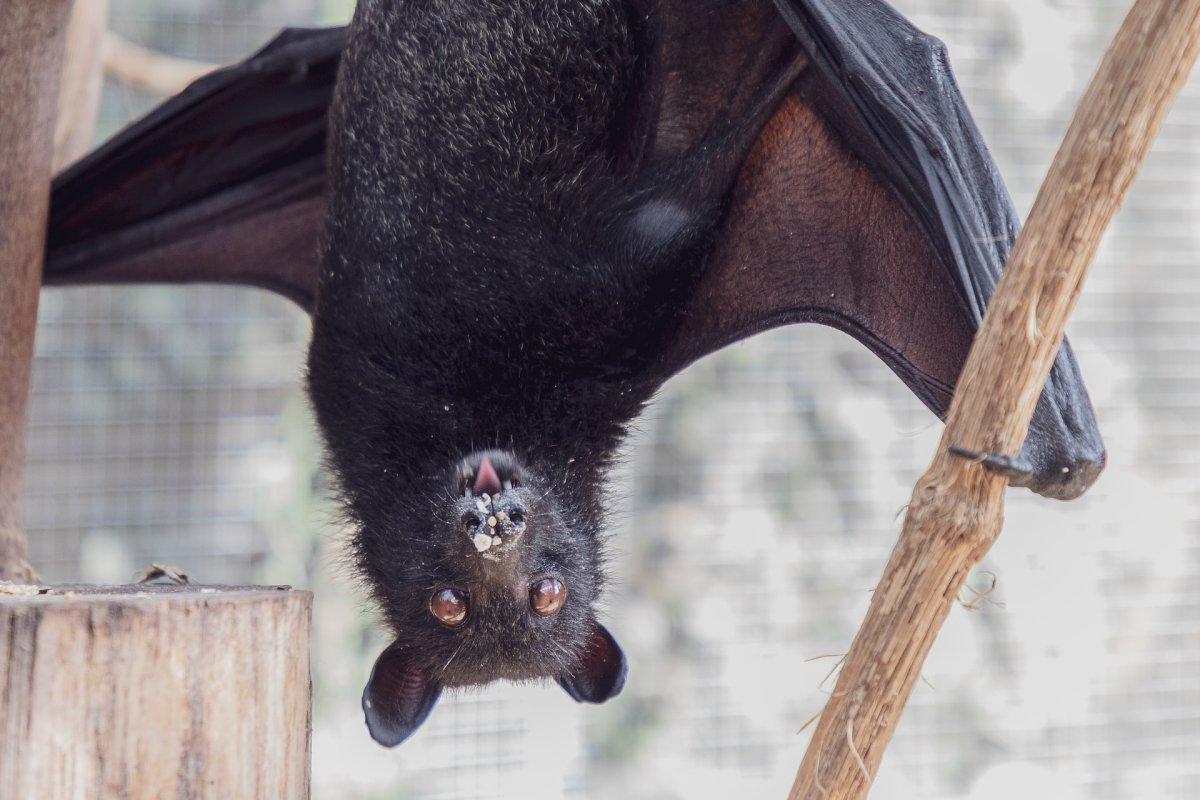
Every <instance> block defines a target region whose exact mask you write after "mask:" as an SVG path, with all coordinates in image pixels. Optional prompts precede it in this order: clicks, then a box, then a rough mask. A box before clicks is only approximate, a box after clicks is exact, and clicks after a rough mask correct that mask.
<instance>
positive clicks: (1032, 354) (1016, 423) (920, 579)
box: [789, 0, 1200, 800]
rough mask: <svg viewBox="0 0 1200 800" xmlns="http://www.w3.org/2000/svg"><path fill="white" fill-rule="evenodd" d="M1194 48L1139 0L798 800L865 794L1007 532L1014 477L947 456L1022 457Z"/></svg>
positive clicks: (1025, 249)
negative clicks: (960, 450) (934, 653)
mask: <svg viewBox="0 0 1200 800" xmlns="http://www.w3.org/2000/svg"><path fill="white" fill-rule="evenodd" d="M1198 43H1200V0H1138V1H1137V3H1136V4H1135V5H1134V7H1133V9H1132V10H1131V11H1130V13H1129V16H1128V17H1127V18H1126V20H1125V22H1124V24H1123V25H1122V26H1121V29H1120V31H1119V32H1118V33H1117V36H1116V39H1115V40H1114V41H1113V44H1112V46H1111V47H1110V49H1109V51H1108V53H1107V54H1106V55H1105V57H1104V60H1103V61H1102V63H1101V64H1100V68H1099V70H1098V72H1097V74H1096V76H1095V78H1093V80H1092V84H1091V86H1090V87H1089V89H1088V91H1087V93H1086V94H1085V95H1084V98H1083V100H1082V102H1081V103H1080V106H1079V110H1078V111H1077V112H1076V114H1075V119H1074V120H1073V122H1072V123H1071V127H1070V128H1069V130H1068V131H1067V135H1066V138H1065V140H1064V141H1063V144H1062V147H1061V148H1060V149H1059V152H1058V155H1057V156H1056V157H1055V160H1054V163H1053V164H1052V165H1051V167H1050V171H1049V173H1048V174H1047V176H1046V180H1045V182H1044V183H1043V185H1042V189H1041V192H1040V193H1039V194H1038V197H1037V201H1036V202H1035V204H1034V207H1033V209H1032V211H1031V212H1030V215H1029V220H1028V222H1027V223H1026V225H1025V228H1024V230H1023V231H1022V232H1021V235H1020V238H1019V240H1018V242H1017V244H1016V248H1015V249H1014V251H1013V254H1012V257H1011V258H1010V260H1009V263H1008V266H1007V268H1006V269H1005V271H1004V274H1003V276H1002V278H1001V280H1000V283H999V286H998V287H997V289H996V293H995V295H994V296H993V297H992V300H991V303H990V305H989V306H988V309H987V315H986V317H985V319H984V322H983V327H982V328H981V330H980V332H979V335H978V337H977V338H976V340H975V343H974V346H973V347H972V349H971V354H970V356H969V358H968V359H967V363H966V365H965V367H964V369H963V374H962V377H961V378H960V380H959V383H958V389H957V391H956V393H955V396H954V402H953V404H952V406H951V409H950V414H949V417H948V421H947V424H946V429H945V431H944V433H943V435H942V440H941V443H940V444H939V446H938V450H937V453H936V455H935V457H934V459H933V463H932V465H931V466H930V467H929V470H928V471H927V472H926V473H925V474H924V476H922V477H921V479H920V480H919V481H918V482H917V485H916V488H915V489H914V491H913V496H912V502H911V503H910V505H909V507H908V513H907V515H906V517H905V520H904V528H903V531H902V533H901V534H900V539H899V542H898V543H897V545H896V548H895V550H894V551H893V552H892V555H891V558H890V560H889V561H888V564H887V567H886V569H885V571H884V575H883V579H882V580H881V581H880V582H879V585H878V586H877V587H876V589H875V593H874V595H873V596H872V600H871V606H870V609H869V610H868V612H867V617H866V619H865V620H864V621H863V624H862V627H861V628H860V629H859V632H858V635H857V636H856V637H855V639H854V643H853V645H852V646H851V648H850V652H849V654H848V655H847V657H846V661H845V664H844V666H843V667H842V671H841V675H840V676H839V678H838V681H837V686H836V687H835V689H834V692H833V695H832V697H831V698H830V700H829V703H828V704H827V705H826V707H825V709H824V711H823V712H822V714H821V721H820V724H819V725H818V727H817V730H816V733H815V734H814V735H813V740H812V742H811V743H810V745H809V748H808V751H807V752H806V753H805V755H804V760H803V762H802V763H801V765H800V770H799V773H798V774H797V776H796V781H795V783H794V785H793V786H792V790H791V794H790V795H789V797H790V798H792V800H798V799H799V798H806V799H807V798H862V797H865V796H866V793H867V790H868V789H869V788H870V785H871V781H872V780H873V779H874V776H875V774H876V772H877V771H878V769H879V763H880V760H881V759H882V758H883V752H884V748H885V747H886V746H887V743H888V741H889V739H890V738H891V736H892V732H893V731H894V730H895V728H896V724H897V722H898V721H899V718H900V714H901V712H902V711H903V709H904V704H905V703H906V702H907V700H908V697H909V695H910V693H911V692H912V688H913V685H914V684H915V683H916V681H917V679H918V676H919V675H920V670H921V666H922V664H923V663H924V661H925V656H926V655H927V654H928V652H929V649H930V647H932V645H933V642H934V639H935V637H936V636H937V633H938V631H939V630H940V629H941V626H942V623H943V622H944V620H945V618H946V615H947V614H948V613H949V611H950V607H951V605H952V604H953V603H954V602H955V598H957V597H958V593H959V591H960V590H961V588H962V586H963V583H964V581H965V580H966V577H967V574H968V572H969V571H970V569H971V568H972V567H973V566H974V565H975V564H976V563H978V561H979V559H980V558H982V557H983V555H984V554H985V553H986V552H987V550H988V549H989V548H990V547H991V545H992V543H993V542H994V541H995V538H996V536H997V535H998V534H999V531H1000V525H1001V517H1002V513H1003V493H1004V488H1005V485H1006V482H1005V480H1004V479H1002V478H999V477H997V476H995V475H993V474H991V473H989V472H987V471H985V470H984V469H983V468H982V467H980V466H979V465H978V464H976V463H973V462H970V461H967V460H963V459H960V458H956V457H953V456H951V455H949V454H948V452H947V450H948V447H949V446H950V445H958V446H961V447H965V448H968V449H971V450H975V451H979V452H996V453H1008V454H1015V453H1017V452H1018V451H1019V449H1020V446H1021V443H1022V441H1023V439H1024V437H1025V433H1026V431H1027V429H1028V426H1029V420H1030V417H1031V416H1032V414H1033V409H1034V405H1035V404H1036V402H1037V398H1038V395H1039V393H1040V392H1041V389H1042V386H1043V385H1044V384H1045V382H1046V378H1047V376H1048V375H1049V372H1050V366H1051V363H1052V362H1053V359H1054V356H1055V353H1056V352H1057V350H1058V347H1059V344H1060V342H1061V341H1062V336H1063V329H1064V327H1065V325H1066V322H1067V318H1068V316H1069V315H1070V312H1071V309H1072V308H1073V307H1074V305H1075V300H1076V298H1077V296H1078V294H1079V289H1080V286H1081V284H1082V281H1083V278H1084V275H1085V273H1086V271H1087V267H1088V265H1089V264H1090V262H1091V260H1092V257H1093V255H1094V254H1095V252H1096V248H1097V246H1098V245H1099V243H1100V239H1101V236H1102V235H1103V233H1104V231H1105V229H1106V228H1107V227H1108V224H1109V222H1110V221H1111V219H1112V217H1113V214H1115V213H1116V211H1117V208H1118V207H1119V206H1120V204H1121V201H1122V200H1123V199H1124V197H1125V193H1126V190H1127V189H1128V188H1129V185H1130V183H1131V182H1132V180H1133V178H1134V175H1135V174H1136V172H1137V170H1138V168H1139V167H1140V166H1141V164H1142V161H1143V160H1144V159H1145V156H1146V153H1147V151H1148V150H1149V148H1150V143H1151V142H1152V141H1153V139H1154V137H1155V135H1156V134H1157V133H1158V129H1159V126H1160V124H1161V122H1162V119H1163V116H1164V115H1165V113H1166V110H1167V107H1168V106H1169V104H1170V102H1171V100H1172V98H1174V96H1175V94H1176V93H1177V92H1178V90H1179V88H1180V87H1181V86H1182V84H1183V82H1184V80H1185V78H1186V77H1187V75H1188V73H1189V71H1190V70H1191V67H1192V65H1193V64H1194V63H1195V60H1196V54H1197V47H1198Z"/></svg>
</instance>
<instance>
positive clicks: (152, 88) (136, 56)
mask: <svg viewBox="0 0 1200 800" xmlns="http://www.w3.org/2000/svg"><path fill="white" fill-rule="evenodd" d="M216 68H217V65H216V64H209V63H207V62H204V61H192V60H190V59H187V58H176V57H174V56H168V55H163V54H162V53H156V52H155V51H153V50H150V49H148V48H145V47H142V46H141V45H138V44H134V43H133V42H131V41H129V40H128V39H125V38H123V37H121V36H118V35H117V34H115V33H112V32H111V31H110V32H109V33H108V35H107V36H106V37H105V40H104V71H105V72H106V73H107V74H108V76H109V77H110V78H112V79H113V80H115V81H119V82H121V83H123V84H125V85H126V86H131V87H133V88H135V89H140V90H142V91H143V92H148V93H150V94H156V95H159V96H161V97H170V96H172V95H176V94H179V93H180V92H182V91H183V90H184V89H186V88H187V87H188V84H190V83H191V82H192V81H194V80H196V79H197V78H200V77H203V76H204V75H206V74H208V73H209V72H212V71H213V70H214V69H216Z"/></svg>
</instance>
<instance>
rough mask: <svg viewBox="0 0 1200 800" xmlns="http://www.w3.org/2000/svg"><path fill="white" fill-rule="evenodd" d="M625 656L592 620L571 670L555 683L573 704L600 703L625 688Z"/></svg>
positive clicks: (618, 646)
mask: <svg viewBox="0 0 1200 800" xmlns="http://www.w3.org/2000/svg"><path fill="white" fill-rule="evenodd" d="M626 672H628V668H627V667H626V665H625V653H623V652H622V651H621V646H620V645H619V644H617V640H616V639H614V638H613V637H612V634H611V633H609V632H608V629H606V628H605V627H604V626H603V625H601V624H600V623H599V622H596V621H594V620H593V622H592V633H591V637H590V638H589V639H588V643H587V645H586V646H585V647H584V649H583V652H582V653H580V655H579V660H578V661H577V662H576V663H575V667H574V669H572V670H571V671H570V672H569V673H566V674H563V675H560V676H559V677H558V684H559V686H562V687H563V688H564V689H566V690H567V694H569V695H571V699H573V700H574V701H575V702H577V703H603V702H604V701H605V700H611V699H612V698H614V697H616V696H617V695H619V694H620V693H621V689H623V688H625V674H626Z"/></svg>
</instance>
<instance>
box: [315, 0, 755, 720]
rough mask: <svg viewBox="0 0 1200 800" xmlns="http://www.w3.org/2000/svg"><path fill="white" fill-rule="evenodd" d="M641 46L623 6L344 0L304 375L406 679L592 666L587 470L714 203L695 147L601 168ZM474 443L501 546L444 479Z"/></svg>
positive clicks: (634, 405) (605, 457) (635, 384)
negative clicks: (539, 591) (494, 489)
mask: <svg viewBox="0 0 1200 800" xmlns="http://www.w3.org/2000/svg"><path fill="white" fill-rule="evenodd" d="M637 35H638V32H637V29H636V20H635V18H634V17H633V15H632V14H631V13H630V12H629V10H628V9H627V7H626V4H625V3H623V2H619V1H618V0H584V1H582V2H581V0H511V1H510V2H505V3H496V4H489V3H483V4H481V3H474V2H472V3H464V2H456V1H455V0H435V1H434V2H395V1H393V0H374V1H373V2H364V3H360V4H359V9H358V13H357V16H356V19H355V23H354V25H353V27H352V33H351V38H350V43H349V46H348V49H347V53H346V57H345V61H344V63H343V67H342V75H341V78H340V83H339V91H338V95H337V97H336V99H335V105H334V117H333V119H334V122H333V125H332V130H333V132H334V135H333V138H332V179H333V186H334V191H333V207H332V214H331V222H330V224H329V227H328V231H327V235H326V242H325V261H324V267H323V272H322V276H321V284H320V292H319V295H318V302H317V308H316V313H315V317H314V333H313V340H312V347H311V351H310V356H309V388H310V393H311V396H312V399H313V402H314V404H315V406H316V409H317V414H318V418H319V421H320V423H321V426H322V429H323V431H324V434H325V436H326V439H327V442H328V446H329V452H330V454H331V461H332V464H333V467H334V471H335V472H336V474H337V476H338V479H339V483H340V486H341V490H342V492H343V495H344V499H345V503H346V506H347V509H348V511H349V513H350V515H351V516H352V518H353V519H354V521H355V523H356V527H357V529H358V531H357V537H356V552H357V559H358V565H359V567H360V568H361V570H362V572H363V574H364V575H365V576H366V577H367V579H368V580H369V583H370V585H371V586H372V588H373V590H374V594H375V596H376V598H377V599H378V601H379V602H380V604H381V606H382V608H383V610H384V613H385V615H386V618H387V620H388V622H389V623H390V624H391V626H392V628H393V629H394V630H395V632H396V635H397V642H396V644H395V645H393V648H392V649H391V650H390V651H389V652H390V653H391V654H392V658H393V659H394V660H396V661H397V662H398V663H399V664H400V666H399V667H393V669H403V670H408V671H409V673H412V674H416V675H418V677H416V678H414V679H413V680H414V681H417V682H422V681H423V682H424V683H425V684H429V685H433V686H435V687H436V686H455V685H463V684H477V683H485V682H488V681H490V680H493V679H496V678H508V679H515V680H521V679H530V678H539V677H554V678H558V679H559V680H560V681H563V682H564V685H566V686H567V689H568V691H570V692H572V694H573V695H577V694H579V692H578V691H576V690H573V688H572V686H570V685H567V684H569V683H570V681H571V680H572V679H573V676H575V673H577V672H579V671H580V670H584V671H586V670H588V669H591V668H593V667H595V665H589V664H588V657H586V656H587V654H588V653H591V652H593V651H592V650H589V648H590V647H592V645H593V643H594V642H595V637H596V636H597V635H601V636H603V635H604V634H598V633H597V632H598V631H602V630H603V629H602V628H599V626H598V625H597V623H596V622H595V618H594V615H593V608H594V604H595V602H596V599H597V595H598V592H599V589H600V584H601V582H602V578H601V570H600V567H601V561H602V558H601V543H602V539H603V528H604V518H605V510H606V508H605V498H604V495H603V492H602V490H601V481H602V479H603V477H604V475H605V473H606V471H607V470H608V468H609V466H610V464H611V462H612V458H613V453H614V450H615V448H616V447H617V446H618V444H619V442H620V440H621V437H622V434H623V433H624V432H625V428H626V425H627V424H628V423H629V421H630V420H631V419H633V418H634V417H635V416H636V415H637V414H638V413H639V412H640V411H641V410H642V408H643V406H644V404H645V403H646V402H647V401H648V400H649V398H650V396H651V395H652V394H653V393H654V391H655V390H656V389H657V388H658V385H659V383H660V382H661V379H662V378H664V377H665V373H662V372H660V371H658V370H655V369H654V368H653V364H652V363H649V362H651V361H652V360H653V358H654V354H655V353H656V352H657V350H656V347H655V344H656V343H657V342H658V341H659V340H661V339H662V337H663V336H664V335H665V333H666V331H667V330H668V329H669V328H670V326H671V325H672V324H673V322H674V318H673V316H672V313H671V311H672V309H673V308H674V307H675V305H676V303H675V302H674V299H675V298H678V297H679V296H680V291H681V289H682V287H684V286H685V285H686V283H687V281H688V279H689V278H690V277H692V276H693V275H694V274H695V272H696V265H697V263H698V256H699V254H700V253H701V252H702V251H703V248H704V244H705V243H706V241H707V238H708V235H709V231H710V229H711V227H712V225H713V223H714V222H715V220H716V218H717V215H718V211H719V197H714V198H711V199H709V198H706V197H705V196H704V195H705V194H706V193H707V190H708V189H709V188H710V185H709V182H711V181H712V180H713V179H714V178H713V176H714V175H715V174H717V173H718V172H719V171H720V165H711V164H708V163H705V162H704V161H703V159H704V156H703V155H700V154H693V155H689V156H684V157H682V158H680V159H677V160H676V161H675V162H673V163H670V164H667V165H666V166H664V167H662V168H661V169H657V170H655V171H652V172H651V173H650V174H648V175H643V176H639V178H637V180H636V181H634V180H632V179H627V178H625V177H624V176H622V175H621V174H620V173H619V172H618V171H617V166H616V159H615V158H614V152H615V145H614V141H615V137H619V136H620V134H619V133H617V134H614V131H617V132H619V131H620V130H621V128H622V122H621V121H622V119H624V118H625V117H627V116H628V109H627V108H626V104H627V103H628V102H629V101H630V97H629V94H630V93H629V88H628V87H630V86H631V85H632V84H633V83H634V81H635V80H636V71H637V69H638V64H637V63H636V60H635V58H634V56H633V54H634V52H635V49H636V48H635V39H636V37H637ZM448 65H454V69H453V70H449V69H447V67H448ZM747 124H753V123H752V121H751V122H748V123H747ZM737 130H738V129H737V128H736V127H735V128H731V129H730V130H729V131H725V132H723V133H718V134H714V135H718V136H724V137H726V138H727V139H728V138H729V137H735V138H736V135H737ZM709 144H711V142H710V143H709ZM739 160H740V159H735V160H733V161H731V162H730V163H731V164H736V163H737V161H739ZM696 176H700V177H699V178H697V177H696ZM697 181H699V183H697ZM701 189H703V190H705V191H704V192H701V191H700V190H701ZM718 195H719V193H718ZM483 451H488V452H486V453H485V452H483ZM485 455H486V456H487V457H488V458H489V463H492V464H494V465H495V467H496V469H497V471H498V472H499V476H500V477H501V478H502V479H504V480H513V481H514V482H515V483H516V484H517V485H516V487H514V488H513V489H510V490H506V491H504V492H503V493H502V495H501V499H500V500H498V501H496V502H497V503H498V504H499V503H504V504H507V505H506V506H505V507H506V508H509V509H510V510H511V509H516V510H517V511H518V512H519V513H520V514H523V516H524V518H525V523H524V529H523V532H522V535H521V536H519V537H518V538H517V539H516V541H515V542H514V543H513V544H512V545H511V546H510V545H509V543H508V539H507V535H506V538H505V546H504V547H503V548H501V550H502V551H503V552H496V551H488V552H486V553H478V552H476V548H475V546H474V544H473V543H472V540H471V537H472V536H473V535H475V534H476V533H477V532H478V531H479V530H480V526H481V525H484V524H486V523H485V522H484V520H483V517H486V516H487V515H488V511H487V510H484V511H483V512H482V515H481V514H480V512H479V509H478V507H477V503H478V500H477V498H476V496H475V493H473V492H472V491H470V490H471V488H472V487H471V478H470V477H468V478H466V479H464V478H463V477H462V476H463V472H464V470H465V471H466V472H467V473H468V474H469V476H473V475H474V474H475V473H476V471H478V470H479V469H480V467H481V464H482V460H483V457H484V456H485ZM464 489H466V490H467V491H466V492H465V496H464ZM499 508H500V505H497V506H495V507H494V509H499ZM464 518H465V519H466V520H467V523H466V525H465V526H464V523H463V519H464ZM505 524H507V523H504V522H502V523H501V524H500V528H501V529H502V528H503V527H504V525H505ZM543 575H555V576H560V577H561V578H562V579H563V580H564V582H565V583H566V585H567V586H568V589H569V594H568V599H567V602H566V605H565V607H564V608H563V609H562V611H560V612H559V613H558V614H557V615H555V616H553V617H549V618H543V617H539V616H538V615H536V614H534V613H532V612H531V610H530V608H529V603H528V599H527V598H528V592H529V586H530V584H531V582H532V581H534V580H535V579H536V578H538V577H539V576H543ZM446 586H451V587H456V588H459V589H461V590H463V591H464V592H465V593H466V595H467V596H468V597H469V598H470V608H471V611H470V613H469V615H468V618H467V620H466V622H465V623H464V624H463V625H462V626H461V627H458V628H456V629H450V628H447V627H445V626H443V625H442V624H441V623H439V622H438V621H437V620H436V619H434V618H433V616H432V615H431V614H430V612H429V610H428V606H427V604H428V601H429V597H430V595H431V594H432V593H433V592H435V591H437V590H438V589H439V588H441V587H446ZM618 653H619V651H618ZM602 655H603V654H602ZM609 655H611V654H609ZM601 660H603V659H601ZM608 666H609V667H610V668H611V669H613V670H618V671H621V672H622V674H623V664H617V663H616V662H615V661H612V659H611V658H610V661H609V663H608ZM382 667H383V662H382V661H381V665H380V666H377V673H378V671H379V670H380V669H381V668H382ZM600 677H601V678H605V677H607V678H609V679H612V678H613V677H614V676H613V675H608V676H600ZM613 688H614V693H615V690H619V688H620V686H619V685H615V686H614V687H613ZM576 689H577V687H576ZM583 693H584V694H586V692H583ZM368 699H369V698H368ZM583 699H595V700H603V699H606V697H594V698H589V697H585V698H583ZM426 706H427V704H426ZM422 707H423V708H424V710H425V712H427V711H428V708H427V707H425V706H422ZM368 716H369V717H370V708H369V709H368ZM417 722H419V720H417ZM408 727H411V726H408ZM401 738H402V737H401Z"/></svg>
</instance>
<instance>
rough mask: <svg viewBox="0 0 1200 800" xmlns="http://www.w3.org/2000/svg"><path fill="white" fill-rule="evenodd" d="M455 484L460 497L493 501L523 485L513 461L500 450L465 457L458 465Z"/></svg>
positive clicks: (521, 475) (511, 456)
mask: <svg viewBox="0 0 1200 800" xmlns="http://www.w3.org/2000/svg"><path fill="white" fill-rule="evenodd" d="M457 480H458V493H459V494H460V495H461V496H463V497H482V496H483V495H488V496H489V497H496V496H497V495H499V494H501V493H503V492H505V491H510V490H512V489H516V488H519V487H520V486H521V484H522V483H523V482H524V480H523V474H522V470H521V466H520V464H518V463H517V459H516V457H515V456H513V455H512V454H511V453H506V452H504V451H503V450H488V451H486V452H482V453H475V454H472V455H470V456H467V457H466V458H464V459H463V460H462V461H461V462H459V465H458V470H457Z"/></svg>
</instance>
